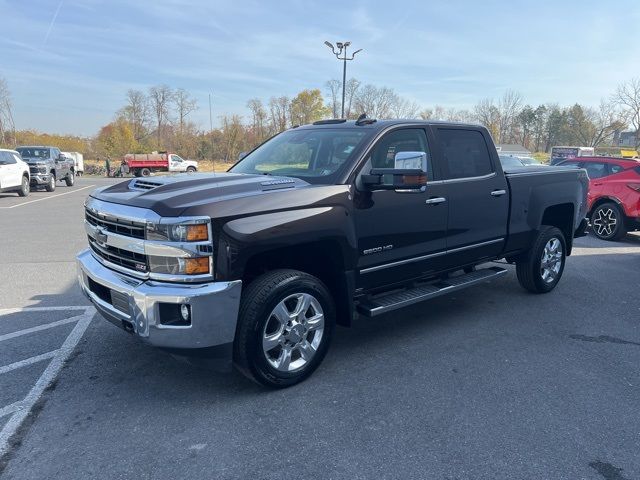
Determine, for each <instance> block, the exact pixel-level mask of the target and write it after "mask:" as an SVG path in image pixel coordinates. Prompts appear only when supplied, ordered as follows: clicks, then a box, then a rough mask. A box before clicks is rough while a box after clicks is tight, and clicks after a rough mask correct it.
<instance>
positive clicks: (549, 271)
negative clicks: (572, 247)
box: [540, 237, 562, 283]
mask: <svg viewBox="0 0 640 480" xmlns="http://www.w3.org/2000/svg"><path fill="white" fill-rule="evenodd" d="M561 267H562V242H560V240H559V239H558V238H555V237H554V238H552V239H551V240H549V241H548V242H547V244H546V245H545V246H544V250H543V251H542V260H541V261H540V276H541V277H542V281H544V282H545V283H552V282H553V281H554V280H555V279H556V278H558V275H559V274H560V268H561Z"/></svg>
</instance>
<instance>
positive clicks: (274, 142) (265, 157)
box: [229, 128, 368, 182]
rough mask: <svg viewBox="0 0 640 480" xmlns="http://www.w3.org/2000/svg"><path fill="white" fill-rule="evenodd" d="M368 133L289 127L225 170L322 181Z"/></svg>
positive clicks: (343, 161) (345, 161)
mask: <svg viewBox="0 0 640 480" xmlns="http://www.w3.org/2000/svg"><path fill="white" fill-rule="evenodd" d="M366 136H368V132H367V131H365V130H358V129H327V128H321V129H320V128H318V129H303V130H289V131H286V132H284V133H281V134H280V135H277V136H275V137H273V138H272V139H271V140H269V141H268V142H266V143H264V144H263V145H261V146H260V147H258V148H257V149H256V150H254V151H253V152H251V153H250V154H249V155H247V156H246V157H244V158H243V159H242V160H241V161H240V162H239V163H237V164H236V165H235V166H234V167H232V168H231V169H230V170H229V171H230V172H233V173H253V174H256V173H257V174H264V175H285V176H291V177H299V178H303V179H304V180H307V181H311V182H313V180H316V181H319V182H322V181H328V179H327V178H326V177H328V176H330V175H332V174H333V173H336V172H337V171H338V170H339V169H340V168H341V167H342V166H343V165H346V164H347V163H348V161H349V160H350V158H351V156H352V155H353V153H354V152H355V151H356V149H357V148H358V146H359V145H360V144H361V143H362V141H363V139H364V138H365V137H366Z"/></svg>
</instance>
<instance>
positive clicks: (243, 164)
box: [78, 118, 588, 387]
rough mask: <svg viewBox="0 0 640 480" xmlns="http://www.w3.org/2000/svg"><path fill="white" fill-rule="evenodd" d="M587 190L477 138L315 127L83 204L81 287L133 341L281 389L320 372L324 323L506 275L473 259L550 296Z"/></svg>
mask: <svg viewBox="0 0 640 480" xmlns="http://www.w3.org/2000/svg"><path fill="white" fill-rule="evenodd" d="M587 182H588V178H587V175H586V173H585V172H584V171H583V170H575V169H568V168H567V169H565V168H561V167H558V168H557V169H550V168H548V167H518V168H517V169H516V168H506V169H503V168H502V167H501V165H500V161H499V159H498V154H497V152H496V149H495V147H494V145H493V142H492V140H491V136H490V135H489V132H488V131H487V130H486V129H485V128H484V127H481V126H474V125H461V124H448V123H435V122H423V121H415V122H412V121H381V122H376V121H375V120H370V119H366V118H361V119H360V120H359V121H356V122H352V121H349V122H345V121H344V120H329V121H322V122H316V123H315V124H313V125H307V126H303V127H298V128H293V129H290V130H288V131H286V132H284V133H281V134H279V135H277V136H275V137H274V138H272V139H271V140H269V141H267V142H266V143H264V144H262V145H261V146H259V147H258V148H256V149H255V150H253V151H252V152H250V153H249V154H248V155H247V156H246V157H244V158H243V159H242V160H241V161H239V162H238V163H237V164H236V165H235V166H233V167H232V168H231V169H230V170H229V172H228V173H226V174H211V175H205V174H200V175H198V176H194V175H188V174H182V175H174V176H167V177H158V178H153V179H149V178H140V179H137V178H136V179H133V180H130V181H127V182H124V183H120V184H117V185H112V186H108V187H105V188H101V189H99V190H97V191H95V192H93V193H92V194H91V196H90V197H89V198H88V200H87V202H86V211H85V215H86V216H85V229H86V231H87V234H88V241H89V248H88V249H87V250H85V251H83V252H81V253H80V254H79V255H78V267H79V281H80V284H81V287H82V290H83V291H84V293H85V294H86V295H87V296H88V297H89V299H90V300H91V301H92V302H93V304H94V305H95V306H96V308H97V309H98V310H99V311H100V313H101V314H102V315H103V316H104V317H105V318H106V319H107V320H109V321H111V322H112V323H114V324H115V325H118V326H119V327H121V328H123V329H125V330H126V331H129V332H131V333H133V334H134V335H136V336H137V337H139V338H140V339H142V340H144V341H146V342H148V343H150V344H152V345H155V346H158V347H162V348H164V349H167V350H169V351H171V352H174V353H185V352H193V351H194V350H195V351H199V352H204V351H206V352H207V354H208V355H210V356H218V357H219V358H233V361H234V364H235V365H236V366H237V368H238V369H239V370H240V371H241V372H243V373H244V374H245V375H247V376H248V377H249V378H251V379H253V380H255V381H256V382H259V383H262V384H265V385H269V386H274V387H285V386H289V385H292V384H294V383H297V382H299V381H301V380H303V379H304V378H306V377H307V376H308V375H310V374H311V373H312V372H313V371H314V370H315V368H316V367H317V366H318V365H319V364H320V362H321V361H322V359H323V357H324V356H325V354H326V353H327V349H328V348H329V342H330V341H331V336H332V335H333V330H334V328H333V327H334V325H335V323H336V322H337V323H340V324H343V325H349V324H350V322H351V319H352V317H353V315H354V312H356V311H357V312H358V313H359V314H361V315H363V316H365V317H373V316H377V315H380V314H383V313H386V312H391V311H393V310H395V309H398V308H401V307H405V306H407V305H411V304H414V303H416V302H420V301H423V300H427V299H430V298H433V297H436V296H438V295H443V294H446V293H449V292H453V291H456V290H460V289H463V288H467V287H471V286H473V285H477V284H478V283H481V282H485V281H487V280H490V279H493V278H496V277H499V276H502V275H504V274H506V273H507V270H505V269H504V268H502V267H499V266H496V265H488V266H487V265H486V264H487V262H491V261H493V260H496V259H502V258H506V260H507V261H508V262H510V263H514V264H515V265H516V272H517V277H518V280H519V282H520V284H521V285H522V286H523V287H524V288H525V289H527V290H529V291H531V292H535V293H546V292H550V291H551V290H553V289H554V287H555V286H556V285H557V284H558V282H559V281H560V277H561V276H562V272H563V270H564V268H565V259H566V257H567V256H568V255H570V254H571V249H572V246H573V239H574V237H575V236H579V235H582V234H583V231H584V229H585V228H586V220H585V214H586V194H587ZM481 265H484V267H482V268H480V266H481ZM453 308H455V307H453Z"/></svg>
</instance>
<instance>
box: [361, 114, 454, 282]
mask: <svg viewBox="0 0 640 480" xmlns="http://www.w3.org/2000/svg"><path fill="white" fill-rule="evenodd" d="M427 138H428V137H427V131H426V130H425V129H423V128H417V127H416V128H400V129H396V130H392V131H390V132H387V133H386V134H385V135H384V136H383V137H382V138H381V139H379V140H378V142H376V144H375V145H374V146H373V147H372V148H371V150H370V151H369V152H368V153H367V154H366V156H365V158H366V163H365V164H364V166H363V168H362V169H361V171H360V173H359V174H358V177H357V178H356V189H355V194H354V210H353V212H354V221H355V226H356V230H357V232H356V233H357V238H358V272H359V273H358V285H357V287H358V288H362V289H365V290H368V289H372V288H376V287H381V286H384V285H390V284H393V283H397V282H401V281H406V280H409V279H411V278H415V277H420V276H424V275H427V274H429V273H431V272H435V271H437V270H439V268H440V265H441V260H442V257H443V256H444V253H445V249H446V230H447V210H448V205H447V202H446V201H445V200H444V199H445V198H446V195H445V190H446V188H447V187H446V185H445V184H443V183H442V182H435V183H434V184H433V185H429V181H433V180H438V179H439V172H438V170H437V168H436V165H434V161H433V156H432V155H431V149H430V148H429V142H428V140H427ZM399 152H425V153H426V154H427V177H428V179H427V187H426V189H425V190H424V191H415V190H414V191H401V190H374V191H370V190H368V189H366V188H364V187H363V185H362V182H361V181H360V180H359V179H360V176H361V175H367V174H369V172H370V171H371V169H372V168H393V166H394V159H395V155H396V154H397V153H399Z"/></svg>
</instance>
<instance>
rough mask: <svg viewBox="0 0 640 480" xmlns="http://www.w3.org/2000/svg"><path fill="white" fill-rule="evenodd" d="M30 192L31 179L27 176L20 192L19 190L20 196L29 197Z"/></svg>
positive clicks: (23, 178) (23, 180)
mask: <svg viewBox="0 0 640 480" xmlns="http://www.w3.org/2000/svg"><path fill="white" fill-rule="evenodd" d="M30 191H31V187H30V186H29V179H28V178H27V177H26V176H23V177H22V184H21V185H20V190H18V195H20V196H21V197H26V196H27V195H29V192H30Z"/></svg>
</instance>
